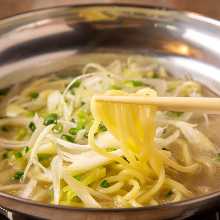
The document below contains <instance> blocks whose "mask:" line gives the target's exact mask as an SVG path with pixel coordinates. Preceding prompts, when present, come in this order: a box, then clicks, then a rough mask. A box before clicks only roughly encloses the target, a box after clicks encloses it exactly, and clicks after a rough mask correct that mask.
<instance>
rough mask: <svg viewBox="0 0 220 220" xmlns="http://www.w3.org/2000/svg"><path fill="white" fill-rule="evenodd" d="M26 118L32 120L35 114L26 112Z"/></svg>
mask: <svg viewBox="0 0 220 220" xmlns="http://www.w3.org/2000/svg"><path fill="white" fill-rule="evenodd" d="M25 115H26V116H27V117H30V118H32V117H34V115H35V112H32V111H28V112H26V114H25Z"/></svg>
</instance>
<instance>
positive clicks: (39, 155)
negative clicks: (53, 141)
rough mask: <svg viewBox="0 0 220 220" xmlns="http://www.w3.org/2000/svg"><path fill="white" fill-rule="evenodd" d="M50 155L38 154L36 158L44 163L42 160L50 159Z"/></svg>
mask: <svg viewBox="0 0 220 220" xmlns="http://www.w3.org/2000/svg"><path fill="white" fill-rule="evenodd" d="M50 157H51V155H49V154H38V155H37V158H38V160H39V161H40V162H42V161H44V160H48V159H50Z"/></svg>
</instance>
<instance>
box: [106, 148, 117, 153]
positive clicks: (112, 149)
mask: <svg viewBox="0 0 220 220" xmlns="http://www.w3.org/2000/svg"><path fill="white" fill-rule="evenodd" d="M115 150H117V148H116V147H107V148H106V151H107V152H112V151H115Z"/></svg>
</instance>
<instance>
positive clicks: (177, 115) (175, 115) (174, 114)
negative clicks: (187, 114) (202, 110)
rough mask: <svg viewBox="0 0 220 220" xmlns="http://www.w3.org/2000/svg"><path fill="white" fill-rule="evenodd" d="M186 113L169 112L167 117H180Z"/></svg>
mask: <svg viewBox="0 0 220 220" xmlns="http://www.w3.org/2000/svg"><path fill="white" fill-rule="evenodd" d="M183 113H184V112H174V111H170V112H167V115H168V116H170V117H177V118H178V117H180V116H181V115H183Z"/></svg>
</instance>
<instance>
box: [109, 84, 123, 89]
mask: <svg viewBox="0 0 220 220" xmlns="http://www.w3.org/2000/svg"><path fill="white" fill-rule="evenodd" d="M110 89H114V90H121V89H122V87H121V86H119V85H115V84H114V85H112V86H111V87H110Z"/></svg>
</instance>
